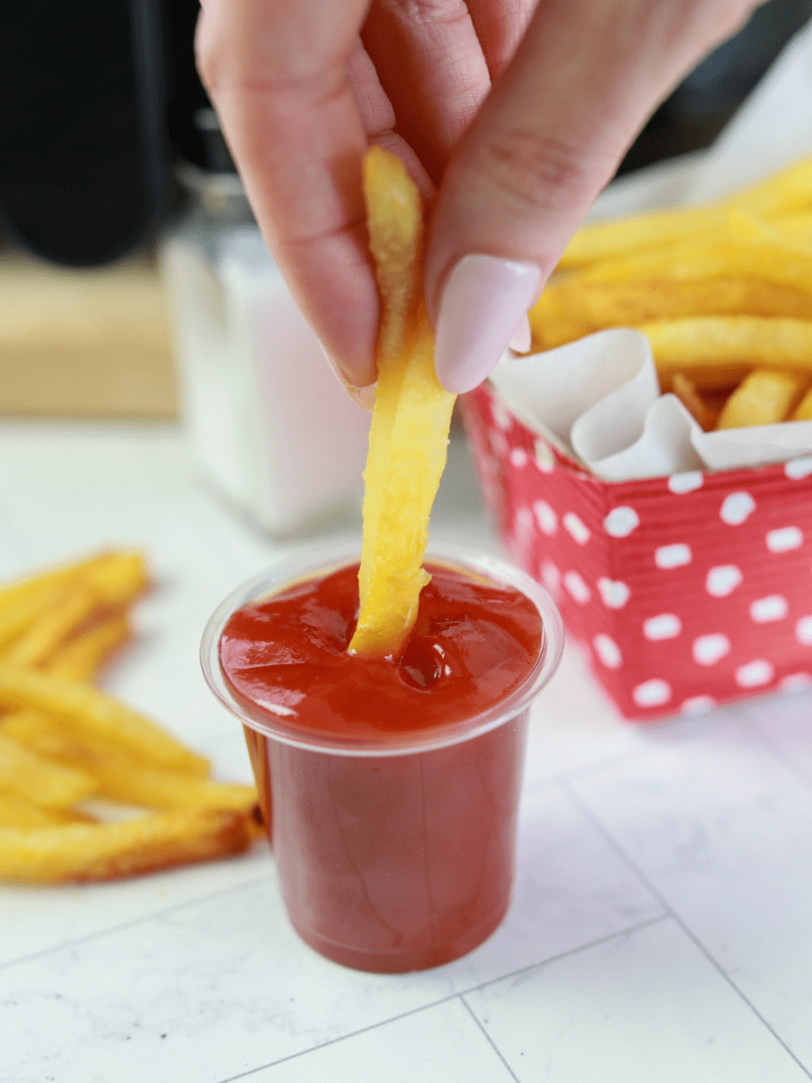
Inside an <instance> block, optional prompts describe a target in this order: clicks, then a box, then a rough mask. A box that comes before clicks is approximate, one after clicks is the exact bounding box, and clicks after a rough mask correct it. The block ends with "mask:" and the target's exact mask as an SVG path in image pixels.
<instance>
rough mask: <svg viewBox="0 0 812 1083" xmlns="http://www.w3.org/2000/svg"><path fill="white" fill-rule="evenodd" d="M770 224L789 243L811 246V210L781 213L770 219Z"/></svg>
mask: <svg viewBox="0 0 812 1083" xmlns="http://www.w3.org/2000/svg"><path fill="white" fill-rule="evenodd" d="M770 225H771V226H772V227H773V229H774V230H775V231H776V232H777V233H778V234H779V236H780V237H783V239H784V240H785V241H788V242H789V243H790V244H803V245H806V246H808V247H810V248H812V211H799V212H797V213H795V214H782V215H779V216H778V217H777V218H772V219H770Z"/></svg>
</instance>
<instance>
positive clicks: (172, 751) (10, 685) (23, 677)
mask: <svg viewBox="0 0 812 1083" xmlns="http://www.w3.org/2000/svg"><path fill="white" fill-rule="evenodd" d="M0 704H3V705H5V706H7V707H14V708H19V707H26V708H35V709H37V710H40V711H44V712H45V713H47V714H53V715H56V716H58V717H60V718H64V719H65V721H66V723H67V724H68V725H70V726H71V728H73V729H74V730H75V731H76V732H77V733H78V734H84V735H87V737H88V738H89V739H90V740H92V739H93V737H94V736H95V735H98V736H99V737H100V738H101V739H102V740H107V741H113V742H115V743H116V744H118V745H119V746H120V747H122V748H124V749H127V750H129V751H131V752H132V753H133V754H134V755H135V756H137V757H138V758H140V759H146V760H149V761H151V762H153V763H154V764H156V765H157V766H161V767H169V768H173V769H176V770H182V771H189V772H191V773H193V774H200V775H207V774H208V772H209V762H208V760H206V759H205V758H204V757H202V756H198V755H197V754H196V753H194V752H192V751H191V750H190V749H188V748H186V746H185V745H183V744H181V742H180V741H177V740H175V738H174V737H170V735H169V734H168V733H166V732H165V731H164V730H162V729H161V728H160V727H159V726H157V725H156V724H155V723H154V722H152V721H151V720H150V719H148V718H145V717H144V716H143V715H141V714H138V713H137V712H136V711H133V710H131V709H130V708H129V707H126V706H125V705H124V704H123V703H119V702H118V700H116V699H114V698H113V697H112V696H109V695H107V694H106V693H104V692H101V691H99V690H98V689H95V688H93V687H91V686H90V685H87V684H81V683H79V682H76V681H66V680H63V679H61V678H59V677H53V676H51V675H50V674H46V673H40V672H37V671H35V670H30V669H24V668H23V667H21V666H18V667H15V666H9V665H5V664H1V663H0Z"/></svg>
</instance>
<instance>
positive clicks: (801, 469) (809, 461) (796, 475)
mask: <svg viewBox="0 0 812 1083" xmlns="http://www.w3.org/2000/svg"><path fill="white" fill-rule="evenodd" d="M784 473H785V474H786V475H787V477H788V478H792V480H793V481H800V480H801V478H806V477H809V475H810V474H812V455H802V456H801V457H800V458H798V459H790V461H789V462H788V463H787V464H786V466H785V467H784Z"/></svg>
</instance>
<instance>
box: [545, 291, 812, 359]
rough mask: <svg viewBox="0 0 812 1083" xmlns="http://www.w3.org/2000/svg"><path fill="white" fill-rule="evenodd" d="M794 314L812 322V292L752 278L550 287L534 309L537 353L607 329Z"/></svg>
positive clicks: (793, 315)
mask: <svg viewBox="0 0 812 1083" xmlns="http://www.w3.org/2000/svg"><path fill="white" fill-rule="evenodd" d="M745 314H747V315H751V316H792V317H797V318H799V319H808V320H812V293H803V292H802V291H800V290H797V289H793V288H792V287H790V286H776V285H774V284H773V283H771V282H759V281H757V280H756V279H750V278H736V277H730V278H710V279H699V280H693V279H685V280H680V279H669V278H653V279H644V280H642V281H639V282H584V281H581V280H580V279H578V278H576V279H574V280H568V281H567V280H565V281H564V282H561V283H559V284H558V285H553V286H548V287H547V289H545V291H544V293H543V294H542V295H541V299H540V300H539V301H538V303H537V304H536V305H535V307H534V308H533V309H532V310H531V312H530V315H529V318H530V327H531V330H532V333H533V348H534V349H535V350H551V349H553V348H554V347H555V346H562V345H563V344H564V343H565V342H573V341H574V340H575V339H577V338H582V337H583V336H584V335H588V334H592V333H593V332H594V331H599V330H602V329H603V328H605V327H637V326H639V325H640V324H641V323H645V322H648V321H650V320H666V319H678V318H681V317H684V316H725V315H745Z"/></svg>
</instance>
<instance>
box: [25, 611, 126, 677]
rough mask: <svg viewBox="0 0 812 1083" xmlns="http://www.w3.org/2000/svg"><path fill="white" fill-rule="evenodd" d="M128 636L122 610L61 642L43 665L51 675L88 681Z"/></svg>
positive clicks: (124, 614)
mask: <svg viewBox="0 0 812 1083" xmlns="http://www.w3.org/2000/svg"><path fill="white" fill-rule="evenodd" d="M129 638H130V623H129V621H128V619H127V614H126V613H114V614H113V615H112V616H110V617H107V618H106V619H105V620H102V621H99V622H98V623H96V624H94V625H93V626H92V627H90V628H88V629H87V631H85V632H83V633H82V634H81V635H78V636H76V637H74V638H73V639H71V640H70V641H68V642H67V643H63V644H62V645H61V646H60V647H59V648H58V650H57V651H56V652H55V653H54V655H53V657H52V658H50V659H49V660H48V662H47V664H46V665H45V666H44V669H45V672H46V673H49V674H50V675H51V676H52V677H62V678H64V679H65V680H68V681H89V680H91V679H92V678H93V677H95V676H96V674H97V673H98V670H99V667H100V666H101V665H102V664H103V663H104V662H105V661H106V660H107V658H108V657H109V656H110V655H111V654H112V653H113V652H114V651H115V650H116V649H117V648H118V647H120V646H122V644H124V643H126V641H127V640H128V639H129Z"/></svg>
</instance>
